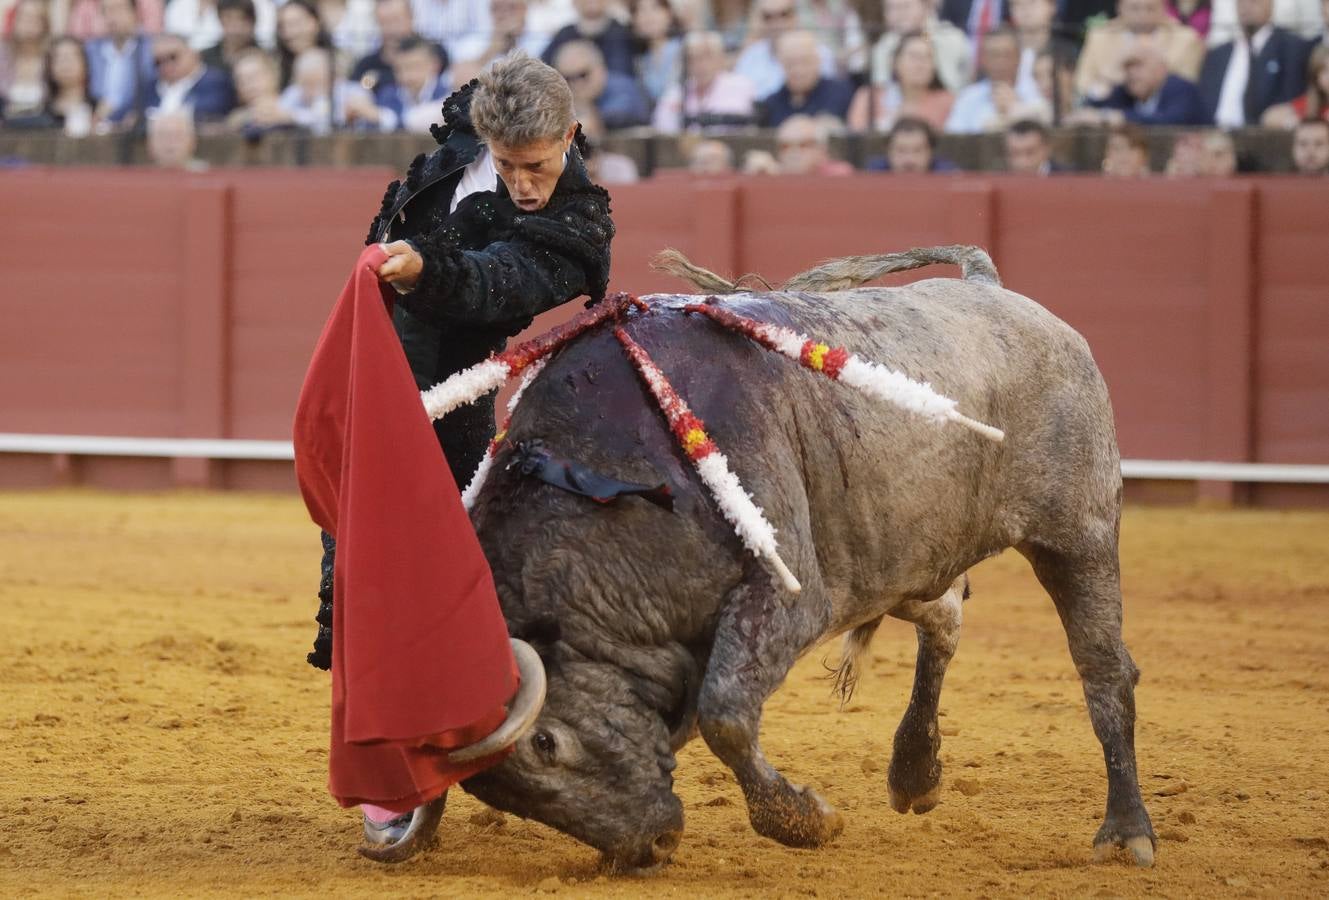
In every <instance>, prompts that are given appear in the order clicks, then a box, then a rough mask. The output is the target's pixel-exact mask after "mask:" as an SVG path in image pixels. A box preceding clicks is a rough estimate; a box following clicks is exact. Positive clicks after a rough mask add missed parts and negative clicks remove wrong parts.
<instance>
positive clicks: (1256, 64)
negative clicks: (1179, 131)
mask: <svg viewBox="0 0 1329 900" xmlns="http://www.w3.org/2000/svg"><path fill="white" fill-rule="evenodd" d="M1273 6H1274V4H1273V0H1237V21H1238V22H1239V23H1240V24H1241V34H1240V35H1238V37H1237V39H1236V40H1234V41H1229V42H1228V43H1226V44H1222V45H1220V46H1218V47H1215V48H1213V49H1212V50H1210V51H1209V53H1208V55H1206V56H1205V58H1204V68H1203V69H1201V71H1200V95H1201V97H1202V98H1203V99H1204V106H1205V113H1206V115H1207V118H1208V121H1210V122H1213V123H1214V124H1215V125H1218V126H1219V127H1221V128H1241V127H1243V126H1247V125H1259V124H1260V117H1261V116H1262V115H1264V112H1265V110H1267V109H1268V108H1269V107H1271V106H1275V105H1277V104H1279V103H1287V102H1289V101H1291V100H1293V99H1295V98H1297V97H1300V96H1301V95H1302V94H1303V93H1305V91H1306V61H1307V59H1308V58H1309V57H1310V45H1309V44H1308V43H1307V42H1306V41H1304V40H1302V39H1301V38H1300V37H1298V36H1297V35H1295V34H1293V33H1292V32H1290V31H1287V30H1286V29H1283V28H1279V27H1277V26H1275V25H1274V24H1273V22H1272V19H1273Z"/></svg>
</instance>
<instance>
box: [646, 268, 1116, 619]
mask: <svg viewBox="0 0 1329 900" xmlns="http://www.w3.org/2000/svg"><path fill="white" fill-rule="evenodd" d="M726 307H727V308H729V309H731V310H733V311H734V312H737V313H739V314H741V315H746V316H750V317H752V318H755V319H759V320H761V321H765V322H772V323H777V324H782V325H786V326H788V327H791V328H794V329H796V330H798V331H800V332H802V333H804V334H805V335H807V336H808V337H811V338H814V339H816V340H819V341H823V342H825V343H828V344H831V345H832V346H834V345H843V346H845V347H846V348H847V349H849V350H850V351H851V352H854V353H857V354H858V355H860V356H861V357H862V358H864V359H866V360H868V361H872V362H876V363H880V364H882V365H884V366H887V367H889V368H892V369H895V370H897V371H900V372H902V373H904V374H906V375H908V376H910V377H911V378H913V379H915V380H917V381H924V382H927V383H929V384H930V385H931V386H932V387H933V388H934V389H935V390H937V391H938V392H939V393H941V394H943V395H945V396H947V397H950V398H952V399H954V400H956V401H957V403H958V407H959V410H960V411H961V412H963V413H964V414H966V415H968V416H971V417H973V418H976V419H979V420H981V421H984V422H987V423H989V424H992V425H995V426H997V427H998V428H1001V429H1003V430H1004V431H1005V432H1006V435H1007V437H1006V440H1005V441H1004V442H1002V443H1000V444H997V443H994V442H992V441H990V440H988V439H986V438H984V437H982V436H980V435H978V434H975V433H974V432H972V431H970V430H968V429H965V428H963V427H962V426H959V425H957V424H955V423H950V422H946V423H937V422H933V421H930V420H926V419H923V418H921V417H919V416H917V415H915V414H912V413H909V412H906V411H903V410H901V409H899V408H897V407H893V406H890V405H887V404H885V403H883V402H882V401H880V400H878V399H875V398H871V397H868V396H865V395H863V394H862V393H860V392H859V391H857V390H855V389H853V388H850V387H848V386H846V385H842V384H836V383H834V382H831V381H830V379H828V378H826V377H824V376H822V375H820V374H817V373H813V372H809V371H807V370H805V369H802V368H801V367H799V366H798V365H797V364H795V363H793V362H792V361H789V360H786V359H784V358H782V357H778V356H777V355H776V354H774V353H771V352H769V351H761V350H756V349H755V348H754V347H753V345H752V344H751V342H749V341H747V340H746V339H744V338H741V337H739V336H737V335H733V334H728V333H724V332H723V330H722V329H720V328H719V326H717V325H715V324H714V323H712V322H709V321H694V322H692V323H690V325H687V326H681V325H680V324H679V323H671V324H670V326H668V327H673V328H680V329H686V331H687V333H688V335H689V337H688V338H687V340H689V341H690V342H693V343H692V346H693V348H694V349H693V352H691V353H688V354H687V356H688V357H689V358H691V359H693V360H694V361H695V364H696V365H697V366H698V368H699V370H700V375H698V374H697V373H689V376H688V380H689V382H690V386H691V388H692V390H691V391H690V393H689V394H688V399H689V402H693V403H694V405H695V406H697V407H698V408H699V411H701V412H702V414H703V416H704V417H705V418H706V419H707V421H708V423H710V424H711V427H712V431H713V432H715V434H716V439H717V442H718V443H719V444H720V446H721V448H722V449H727V448H728V447H735V448H736V450H737V453H736V454H731V455H733V456H734V459H733V467H734V469H735V471H737V472H738V473H739V474H740V477H742V478H743V479H744V482H745V486H746V487H747V488H748V489H749V490H751V491H753V492H754V495H755V497H756V499H757V501H758V502H759V503H763V504H765V505H766V506H768V507H771V508H773V509H774V510H776V511H777V512H776V514H775V515H773V517H772V518H773V519H774V522H775V524H776V527H777V528H780V529H782V531H783V532H784V533H785V535H786V537H785V540H789V539H792V538H793V537H794V534H797V531H798V527H799V523H798V522H797V521H796V519H797V508H798V507H799V505H800V504H802V503H804V502H805V503H806V509H807V523H806V526H807V530H806V533H805V534H798V537H799V538H800V539H803V540H805V541H807V542H808V543H809V544H810V545H811V546H810V548H809V549H808V550H807V551H805V553H808V554H815V559H816V563H817V566H818V568H819V570H820V571H821V573H822V575H823V576H824V580H825V582H826V587H827V589H828V590H829V591H830V592H831V593H832V595H833V599H834V601H835V603H836V605H837V607H843V608H845V609H847V610H852V608H853V607H854V605H855V603H856V602H857V601H856V599H855V598H859V599H861V598H864V597H874V596H882V595H896V596H911V595H925V594H929V593H933V592H938V593H939V592H940V590H941V589H944V587H945V586H946V585H948V584H949V583H950V580H951V579H952V578H954V577H955V576H956V575H958V574H959V573H960V572H962V571H964V570H965V569H966V568H968V567H969V566H971V565H973V563H974V562H976V561H978V560H979V559H982V558H983V557H984V556H986V555H989V554H991V553H994V552H997V551H999V550H1001V549H1003V548H1005V547H1007V546H1010V545H1012V544H1014V543H1018V542H1020V541H1022V540H1025V539H1028V538H1029V537H1030V536H1031V535H1032V534H1033V532H1035V531H1036V530H1037V529H1039V528H1053V527H1062V526H1061V525H1059V524H1058V523H1057V522H1056V521H1055V520H1057V519H1058V517H1062V516H1067V515H1069V516H1070V517H1071V518H1073V519H1078V518H1079V517H1080V516H1081V515H1082V511H1081V510H1078V509H1069V510H1068V509H1067V507H1068V505H1072V506H1073V505H1074V504H1075V503H1078V502H1080V501H1081V500H1082V499H1083V495H1084V493H1085V486H1086V485H1088V486H1090V487H1089V492H1090V493H1091V494H1093V496H1094V502H1095V503H1097V504H1098V505H1099V506H1102V507H1104V508H1105V509H1106V508H1107V507H1110V506H1111V505H1112V504H1113V503H1115V502H1116V497H1117V493H1116V491H1117V485H1119V474H1118V464H1117V457H1116V446H1115V436H1114V435H1113V432H1112V425H1111V411H1110V407H1109V405H1108V400H1107V393H1106V389H1105V387H1104V385H1103V381H1102V378H1101V377H1100V375H1099V373H1098V370H1097V368H1096V366H1095V365H1094V363H1093V359H1092V356H1091V355H1090V353H1089V349H1088V346H1087V345H1086V344H1085V342H1084V340H1083V339H1082V338H1081V337H1080V336H1079V335H1078V334H1077V333H1076V332H1075V331H1074V330H1073V329H1071V328H1070V327H1069V326H1068V325H1066V324H1065V323H1063V322H1061V321H1060V320H1059V319H1057V318H1056V317H1055V316H1053V315H1052V314H1051V313H1049V312H1048V311H1047V310H1046V309H1044V308H1043V307H1041V306H1039V305H1038V304H1036V303H1034V302H1033V301H1031V300H1029V299H1028V298H1025V297H1022V296H1020V295H1018V294H1015V293H1013V292H1010V291H1006V290H1003V289H1001V288H998V287H994V286H990V285H984V284H974V283H967V282H963V281H959V280H955V279H930V280H927V281H922V282H917V283H915V284H912V285H909V286H906V287H903V288H893V289H892V288H875V289H859V290H853V291H843V292H836V293H831V294H826V295H808V294H770V295H748V296H738V297H734V298H730V299H729V300H728V301H727V302H726ZM662 332H663V329H662V330H661V332H657V334H658V336H659V337H660V338H663V337H664V335H663V333H662ZM655 336H656V335H652V337H655ZM740 346H741V347H742V351H741V352H738V348H739V347H740ZM665 355H666V357H667V356H669V355H670V353H669V351H665ZM754 355H756V356H757V357H758V358H757V359H754ZM707 385H709V386H710V387H707ZM735 385H737V386H738V388H739V391H740V392H741V393H742V394H743V395H744V396H745V398H746V400H747V401H748V402H746V403H733V402H732V400H731V401H729V403H728V406H729V408H728V410H726V409H725V406H726V400H725V398H724V396H723V395H725V394H729V395H732V394H733V392H734V386H735ZM713 391H714V392H716V393H717V394H718V395H719V396H712V392H713ZM694 397H695V398H696V399H695V400H694V399H693V398H694ZM745 435H760V436H762V441H763V445H762V446H760V447H758V446H754V445H753V443H752V442H750V441H745V440H744V436H745ZM795 484H797V485H799V490H798V491H796V492H794V493H800V494H801V495H802V496H801V497H790V494H791V487H790V486H791V485H795ZM934 595H935V593H934Z"/></svg>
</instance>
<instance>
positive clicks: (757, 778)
mask: <svg viewBox="0 0 1329 900" xmlns="http://www.w3.org/2000/svg"><path fill="white" fill-rule="evenodd" d="M808 581H810V579H807V578H805V579H804V589H803V592H802V593H801V594H800V595H799V598H798V602H797V603H795V604H790V603H788V602H786V601H787V598H781V596H780V595H779V593H778V592H779V588H777V587H775V586H774V585H773V584H772V582H771V580H770V578H769V576H768V575H767V574H766V573H765V572H764V571H761V570H759V571H757V572H754V573H753V574H752V577H750V578H749V579H748V580H747V581H745V582H744V583H743V584H740V585H739V586H738V587H737V588H735V589H734V590H733V591H732V592H731V593H730V595H729V596H728V597H727V598H726V600H725V606H724V610H723V611H722V613H721V616H720V622H719V624H718V626H717V629H716V635H715V644H714V648H713V649H712V652H711V658H710V662H709V664H708V665H707V668H706V677H705V679H704V680H703V682H702V687H701V695H700V697H699V698H698V702H697V718H698V722H697V724H698V727H699V728H700V730H701V735H702V737H703V738H704V739H705V741H706V745H707V746H708V747H710V748H711V751H712V752H713V753H714V754H715V755H716V756H718V757H719V758H720V760H721V761H722V762H724V763H725V765H727V766H729V768H730V769H732V770H733V772H734V776H735V777H736V778H737V780H738V784H739V786H740V787H741V788H742V789H743V797H744V798H745V799H746V800H747V805H748V817H749V819H750V820H751V822H752V827H753V829H754V830H756V832H757V833H758V834H760V835H762V836H764V837H768V838H771V839H773V840H776V841H779V842H780V843H782V844H786V845H788V846H791V847H817V846H820V845H822V844H825V843H827V842H829V841H831V840H832V839H834V838H835V836H836V835H838V834H839V833H840V831H841V829H842V828H843V827H844V821H843V819H842V818H841V816H840V814H839V813H838V812H836V811H835V809H834V808H833V807H831V806H830V804H828V803H827V802H826V801H824V800H822V799H821V797H819V796H817V794H816V793H815V792H813V791H812V790H811V789H809V788H806V787H800V786H796V785H792V784H790V783H789V782H788V781H787V780H786V779H785V777H784V776H783V775H781V774H780V773H779V772H778V771H776V769H775V767H774V766H772V765H771V764H770V763H769V762H767V761H766V757H765V756H764V755H762V752H761V746H760V745H759V743H758V740H757V738H758V733H759V731H760V728H761V709H762V705H763V704H764V703H765V702H766V698H767V697H769V696H770V695H771V694H772V693H773V692H774V691H775V689H776V688H777V687H779V686H780V683H781V682H782V681H784V677H785V675H786V674H787V673H788V672H789V669H790V667H792V666H793V664H794V662H795V660H797V659H798V655H799V653H800V652H802V650H803V649H804V648H805V647H806V646H808V645H809V644H810V643H811V642H812V641H814V640H815V639H816V638H817V637H818V636H819V635H820V634H821V626H822V623H821V621H820V620H819V619H818V616H819V615H821V614H822V609H823V605H822V604H821V603H818V602H816V601H815V598H816V597H817V596H818V595H819V593H820V591H819V590H817V588H816V587H815V586H814V585H810V584H809V583H808Z"/></svg>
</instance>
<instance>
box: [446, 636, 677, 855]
mask: <svg viewBox="0 0 1329 900" xmlns="http://www.w3.org/2000/svg"><path fill="white" fill-rule="evenodd" d="M635 681H636V679H635V678H634V676H632V675H631V674H629V673H628V672H625V671H624V670H623V669H622V668H621V667H619V666H616V665H610V664H607V663H601V662H593V661H590V660H585V659H567V660H562V661H558V662H556V663H553V664H552V665H551V672H550V676H549V691H548V696H547V699H546V702H545V706H544V709H543V710H542V711H541V714H540V717H539V718H538V719H537V721H536V723H535V727H534V728H533V729H532V730H531V731H530V732H528V733H527V734H526V735H525V736H524V737H523V738H522V739H521V740H519V741H518V742H517V744H516V749H515V751H514V752H513V753H512V754H511V755H510V756H509V757H508V758H507V759H506V760H504V761H503V762H502V763H501V764H499V765H498V766H496V767H494V768H492V769H489V770H487V771H485V772H482V773H481V774H479V775H477V776H475V777H473V778H470V779H468V780H467V781H466V782H465V783H464V784H463V787H464V788H465V789H466V790H467V791H468V792H470V793H472V794H474V795H475V796H476V797H478V798H479V799H480V800H482V801H484V802H485V803H487V804H489V805H490V806H493V807H495V808H497V809H501V810H504V811H507V812H511V813H514V814H516V815H519V816H522V817H524V818H530V819H535V820H536V821H539V822H543V823H544V824H546V825H550V826H552V827H554V828H557V829H558V830H559V831H562V832H564V833H566V834H569V835H572V836H573V837H575V838H577V839H578V840H581V841H584V842H585V843H587V844H590V845H591V846H592V847H595V848H596V849H598V850H600V851H601V852H602V853H603V854H604V855H605V857H606V858H607V859H608V860H609V861H610V862H611V864H613V865H614V866H615V867H617V868H621V869H635V868H642V867H646V866H651V865H654V864H656V863H661V862H664V861H665V860H666V859H668V858H669V855H670V854H671V853H673V851H674V849H675V848H676V847H677V846H678V843H679V840H680V838H681V837H682V833H683V806H682V804H681V803H680V802H679V800H678V798H677V797H676V796H674V793H673V784H674V778H673V774H672V773H673V769H674V754H673V747H672V746H671V740H670V733H669V729H668V726H667V725H666V723H665V720H664V719H663V718H662V717H661V716H660V715H659V714H658V713H657V712H655V711H654V710H653V709H652V708H651V705H650V704H649V703H647V702H643V700H644V698H643V696H642V694H641V692H640V685H639V684H636V683H635Z"/></svg>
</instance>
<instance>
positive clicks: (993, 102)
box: [946, 26, 1052, 134]
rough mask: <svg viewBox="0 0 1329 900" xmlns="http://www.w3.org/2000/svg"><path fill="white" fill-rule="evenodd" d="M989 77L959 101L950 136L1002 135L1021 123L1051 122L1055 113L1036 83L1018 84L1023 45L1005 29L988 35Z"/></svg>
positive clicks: (948, 126)
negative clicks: (1021, 121) (1022, 121)
mask: <svg viewBox="0 0 1329 900" xmlns="http://www.w3.org/2000/svg"><path fill="white" fill-rule="evenodd" d="M980 52H981V55H982V62H983V72H984V74H986V75H987V77H986V78H984V79H983V80H982V81H977V82H975V83H973V84H971V85H969V87H967V88H965V89H964V90H962V91H960V93H959V94H957V95H956V97H955V106H953V107H952V108H951V114H950V116H948V117H947V119H946V131H947V133H949V134H978V133H980V132H985V131H1002V130H1004V129H1005V128H1006V126H1007V125H1010V124H1011V123H1013V122H1016V121H1018V120H1020V119H1032V120H1034V121H1036V122H1048V121H1051V119H1052V109H1051V108H1050V107H1049V106H1048V104H1047V101H1045V100H1044V99H1043V97H1042V96H1041V95H1040V94H1039V92H1038V87H1037V85H1036V84H1033V83H1032V82H1029V81H1026V82H1023V83H1021V82H1018V81H1016V76H1017V74H1018V73H1019V69H1020V42H1019V39H1018V38H1017V37H1016V35H1015V32H1014V31H1013V30H1012V29H1010V28H1008V27H1004V26H1003V27H1001V28H997V29H994V30H993V31H990V32H988V34H987V36H986V37H985V38H983V46H982V50H981V51H980Z"/></svg>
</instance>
